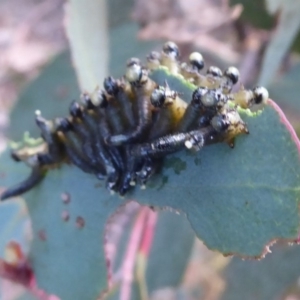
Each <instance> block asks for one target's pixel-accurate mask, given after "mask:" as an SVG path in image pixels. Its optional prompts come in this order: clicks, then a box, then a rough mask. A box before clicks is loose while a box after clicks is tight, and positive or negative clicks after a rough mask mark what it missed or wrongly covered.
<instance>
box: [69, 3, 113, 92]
mask: <svg viewBox="0 0 300 300" xmlns="http://www.w3.org/2000/svg"><path fill="white" fill-rule="evenodd" d="M106 6H107V5H106V1H104V0H85V1H77V0H69V1H68V3H67V4H66V16H65V27H66V33H67V36H68V38H69V44H70V47H71V50H72V58H73V63H74V66H75V69H76V72H77V77H78V80H79V85H80V87H81V89H82V90H87V91H92V90H94V89H95V87H96V86H97V85H98V84H99V82H102V81H103V80H104V78H105V76H106V75H107V73H108V65H107V64H108V24H107V23H108V22H107V9H106Z"/></svg>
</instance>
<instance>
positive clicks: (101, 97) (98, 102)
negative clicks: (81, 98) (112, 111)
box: [92, 90, 108, 108]
mask: <svg viewBox="0 0 300 300" xmlns="http://www.w3.org/2000/svg"><path fill="white" fill-rule="evenodd" d="M92 101H93V105H94V106H97V107H100V108H105V107H107V105H108V98H107V95H106V94H105V92H104V91H103V90H99V91H98V93H97V97H95V99H92Z"/></svg>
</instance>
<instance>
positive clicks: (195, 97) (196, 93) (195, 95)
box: [192, 87, 208, 107]
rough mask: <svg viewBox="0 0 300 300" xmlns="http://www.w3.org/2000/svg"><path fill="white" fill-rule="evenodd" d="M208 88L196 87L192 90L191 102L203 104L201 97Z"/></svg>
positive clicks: (197, 104) (198, 104)
mask: <svg viewBox="0 0 300 300" xmlns="http://www.w3.org/2000/svg"><path fill="white" fill-rule="evenodd" d="M207 92H208V89H207V88H204V87H198V88H197V89H196V90H195V91H194V92H193V96H192V104H193V105H195V106H198V107H200V106H203V102H202V101H203V98H204V96H205V95H206V94H207Z"/></svg>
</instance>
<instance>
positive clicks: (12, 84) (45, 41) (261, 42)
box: [0, 0, 300, 300]
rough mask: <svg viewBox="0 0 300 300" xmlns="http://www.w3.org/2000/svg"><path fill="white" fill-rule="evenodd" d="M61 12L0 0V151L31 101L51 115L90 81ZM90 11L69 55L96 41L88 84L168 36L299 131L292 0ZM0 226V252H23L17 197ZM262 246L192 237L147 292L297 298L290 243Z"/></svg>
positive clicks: (1, 214) (297, 8)
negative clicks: (236, 249) (257, 89)
mask: <svg viewBox="0 0 300 300" xmlns="http://www.w3.org/2000/svg"><path fill="white" fill-rule="evenodd" d="M71 15H72V12H70V11H68V8H67V7H66V2H65V1H63V0H51V1H42V0H0V149H1V150H3V149H4V148H5V147H6V144H7V141H8V140H10V139H16V140H17V139H20V138H21V136H22V133H23V131H24V128H27V129H28V130H30V132H32V133H33V134H34V133H37V129H36V128H35V125H34V120H33V112H34V110H35V109H37V108H41V109H43V112H44V111H45V116H46V117H51V116H56V115H57V114H58V112H59V113H60V108H61V107H64V108H63V111H64V110H65V107H66V104H67V103H68V101H70V100H72V99H73V98H77V97H78V95H79V90H82V89H89V88H90V87H88V86H86V85H85V84H86V83H85V82H84V80H81V78H80V74H79V82H77V79H76V76H75V72H74V68H73V64H72V62H71V56H72V55H71V54H70V47H71V48H72V47H74V43H76V41H75V42H74V39H73V33H72V29H70V27H68V28H69V29H68V30H67V32H68V37H69V38H68V37H67V34H66V30H65V26H66V24H70V22H72V20H74V19H72V20H70V16H71ZM97 17H98V21H99V20H100V22H98V23H97V22H96V23H92V22H90V23H89V25H88V27H86V30H87V31H86V32H83V33H82V34H83V35H84V36H85V40H84V45H83V48H82V51H83V52H81V53H73V59H74V64H75V66H76V67H77V70H78V69H80V66H81V64H82V63H83V64H88V63H90V62H85V60H84V51H89V50H88V49H89V48H92V47H94V43H96V45H97V46H99V45H100V46H101V49H102V50H101V51H102V52H101V53H100V52H99V53H97V54H96V57H95V61H94V62H92V64H93V67H94V68H95V69H97V72H99V73H97V74H96V75H95V77H96V78H97V81H98V83H100V84H101V82H102V80H103V77H104V76H105V75H107V74H111V75H113V76H121V75H122V74H123V71H124V66H125V63H126V60H127V59H128V58H130V57H132V56H135V57H139V58H141V59H144V58H145V57H146V55H147V54H148V53H149V52H150V51H151V50H159V49H160V48H161V45H162V43H163V42H164V41H167V40H172V41H174V42H175V43H177V44H178V45H179V48H180V50H181V57H182V60H186V59H187V58H188V56H189V53H191V52H192V51H199V52H201V53H202V54H203V56H204V58H205V63H206V66H210V65H217V66H219V67H220V68H221V69H224V68H225V67H227V66H229V65H234V66H237V67H238V68H239V70H240V73H241V82H242V83H243V84H244V85H245V87H248V88H251V87H252V86H254V85H256V84H260V85H264V86H266V87H267V88H268V89H269V93H270V97H271V98H272V99H273V100H274V101H276V102H278V103H279V104H280V106H281V107H282V109H283V110H284V112H285V113H286V115H287V117H288V119H289V120H290V121H291V123H292V125H293V126H294V128H295V129H296V131H297V132H298V134H299V133H300V118H299V114H300V99H299V98H300V59H299V52H300V35H299V27H300V1H299V0H286V1H284V0H264V1H262V0H240V1H239V0H152V1H146V0H107V2H103V5H101V10H99V12H98V14H97ZM75 19H76V16H75ZM95 24H97V26H96V25H95ZM99 24H100V25H99ZM67 26H68V25H67ZM74 26H75V27H76V24H75V25H74ZM98 26H101V28H99V27H98ZM92 32H93V33H92ZM95 33H96V34H95ZM95 35H97V39H95V40H94V39H93V37H94V36H95ZM69 40H70V43H69ZM79 73H80V72H79ZM98 74H99V75H98ZM49 103H52V105H49V107H48V104H49ZM53 103H55V105H53ZM41 106H42V107H41ZM0 224H1V226H0V251H1V256H6V255H8V254H7V248H8V247H7V243H8V242H9V241H10V240H16V241H18V242H19V243H21V244H22V245H23V247H24V249H25V251H26V249H27V250H28V245H29V243H30V239H31V237H30V226H29V221H28V217H27V213H26V208H25V207H24V205H23V204H22V203H21V202H18V203H14V204H13V205H10V204H7V205H4V206H3V209H1V210H0ZM179 243H180V240H179ZM271 250H272V252H273V253H272V254H271V255H270V254H269V255H267V257H266V258H265V259H264V260H262V261H259V262H258V261H243V260H241V259H239V258H234V259H232V258H225V257H223V256H222V255H219V254H217V253H215V252H212V251H210V250H208V249H207V248H206V247H205V246H204V245H203V244H202V243H201V241H199V240H197V241H196V242H195V245H194V247H193V250H192V254H191V258H190V260H189V263H188V265H187V269H186V271H185V274H184V276H183V279H182V283H181V284H180V285H179V286H178V287H177V288H174V287H168V286H166V287H162V288H161V289H160V290H158V291H155V292H153V293H152V296H151V297H152V298H151V299H191V300H192V299H195V300H196V299H201V300H202V299H203V300H217V299H222V300H239V299H246V300H248V299H249V300H250V299H257V300H260V299H261V300H268V299H274V300H275V299H276V300H277V299H278V300H297V299H300V249H299V247H298V246H294V247H289V246H288V245H285V244H280V243H279V245H277V246H275V247H272V248H271ZM184 255H189V253H186V254H183V256H184ZM158 272H159V270H158ZM172 272H173V271H172ZM10 285H11V284H10V283H9V282H7V281H5V280H2V282H1V293H2V295H1V297H2V298H1V299H6V300H9V299H11V300H12V299H32V298H26V296H24V294H23V293H24V291H22V288H21V287H19V288H18V289H17V288H14V289H13V290H14V293H11V289H8V288H7V286H10ZM8 290H9V291H10V292H8Z"/></svg>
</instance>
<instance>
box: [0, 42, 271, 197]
mask: <svg viewBox="0 0 300 300" xmlns="http://www.w3.org/2000/svg"><path fill="white" fill-rule="evenodd" d="M161 67H165V68H168V71H169V73H171V74H173V75H175V76H177V75H182V76H183V77H184V78H185V80H187V81H190V82H191V83H193V84H194V85H195V86H197V88H196V89H195V91H194V92H193V96H192V99H191V101H190V103H189V104H186V103H185V102H184V101H183V100H182V99H181V98H180V97H181V94H180V93H179V92H178V91H174V90H171V89H170V87H169V86H168V83H167V81H166V82H165V85H164V86H159V85H158V84H157V83H156V82H154V81H153V80H152V79H150V77H149V76H148V75H149V74H150V73H151V72H152V71H153V70H155V69H157V68H161ZM203 68H204V61H203V58H202V55H201V54H200V53H198V52H193V53H192V54H191V55H190V59H189V62H188V63H180V62H179V50H178V47H177V45H176V44H174V43H172V42H167V43H166V44H165V45H164V46H163V49H162V51H161V52H160V53H159V52H151V53H150V55H149V56H148V57H147V62H146V66H145V67H144V66H142V64H141V62H140V61H139V60H138V59H136V58H132V59H130V60H129V61H128V62H127V67H126V72H125V76H124V77H122V78H121V79H114V78H112V77H107V78H106V79H105V80H104V84H103V87H104V89H103V90H99V91H97V92H96V93H94V94H92V95H89V94H87V93H84V94H82V96H81V101H80V103H79V102H76V101H74V102H72V103H71V105H70V107H69V115H68V116H67V117H65V118H56V119H54V120H46V119H45V118H43V117H42V115H41V112H40V111H37V112H36V124H37V126H38V127H39V128H40V130H41V137H42V140H43V142H42V143H40V144H38V145H36V146H24V147H21V148H19V149H14V150H13V151H12V158H13V159H14V160H15V161H23V162H25V163H26V164H27V165H28V166H29V167H30V168H31V173H30V175H29V177H28V178H27V179H25V180H24V181H23V182H21V183H19V184H18V185H16V186H13V187H11V188H9V189H7V190H6V191H5V192H4V193H3V194H2V195H1V199H2V200H4V199H7V198H10V197H13V196H17V195H20V194H22V193H25V192H27V191H28V190H30V189H31V188H33V187H34V186H36V185H37V184H38V183H39V182H40V181H41V180H42V179H43V178H44V177H45V174H46V173H47V171H48V170H50V169H51V168H53V167H55V166H57V165H59V164H62V163H65V162H67V163H72V164H73V165H75V166H76V167H78V168H79V169H81V170H82V171H83V172H86V173H90V174H94V175H95V176H96V177H97V178H98V179H99V180H104V179H105V180H106V187H107V189H108V190H110V191H111V192H117V193H119V194H120V195H124V194H125V193H126V192H128V191H129V190H130V189H132V188H133V187H134V186H135V185H141V186H143V185H145V184H146V183H147V181H148V180H149V178H150V177H151V176H152V175H153V174H155V173H157V172H159V170H160V168H161V167H162V161H163V158H164V157H165V156H166V155H168V154H171V153H174V152H176V151H180V150H182V149H193V150H196V151H197V150H200V149H201V148H202V147H204V146H205V145H209V144H212V143H219V142H226V143H228V144H229V145H230V146H231V147H233V146H234V138H235V137H236V136H237V135H239V134H245V133H248V129H247V126H246V124H245V123H244V122H243V120H242V119H241V117H240V115H239V113H238V111H237V108H236V107H235V108H233V107H232V105H231V106H229V102H231V103H232V102H233V103H235V104H236V106H240V107H242V108H249V107H251V106H252V105H255V104H264V103H266V101H267V99H268V92H267V90H266V89H265V88H263V87H256V88H254V89H253V90H245V89H243V88H241V89H240V90H239V91H238V92H237V93H231V89H232V87H233V85H234V84H236V83H237V82H238V81H239V72H238V70H237V69H236V68H235V67H229V68H228V69H226V70H225V71H224V72H222V71H221V70H220V69H219V68H217V67H209V68H208V69H207V72H206V74H205V75H204V74H201V73H200V71H201V70H202V69H203Z"/></svg>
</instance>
